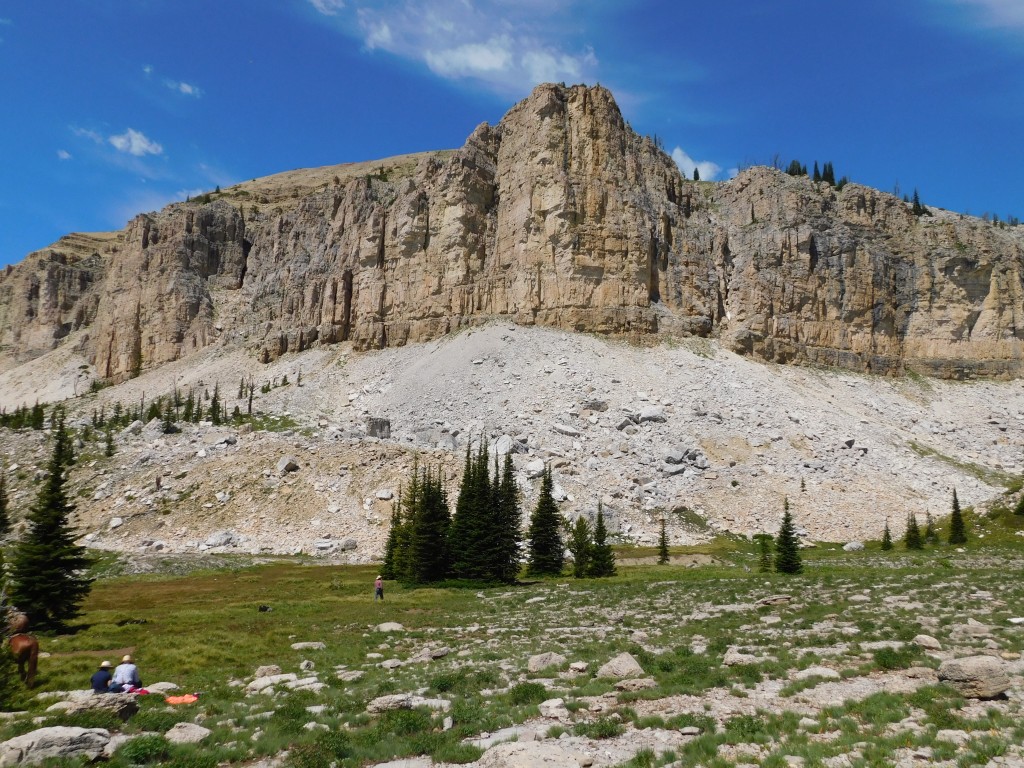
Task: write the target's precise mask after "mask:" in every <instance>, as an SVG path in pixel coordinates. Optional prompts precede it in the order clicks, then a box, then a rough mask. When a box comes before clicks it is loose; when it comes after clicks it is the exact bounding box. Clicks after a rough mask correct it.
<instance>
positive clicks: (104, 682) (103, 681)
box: [89, 661, 110, 693]
mask: <svg viewBox="0 0 1024 768" xmlns="http://www.w3.org/2000/svg"><path fill="white" fill-rule="evenodd" d="M89 684H90V685H92V692H93V693H110V662H109V661H101V662H100V668H99V669H97V670H96V671H95V672H94V673H93V675H92V677H91V678H90V679H89Z"/></svg>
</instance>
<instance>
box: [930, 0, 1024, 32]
mask: <svg viewBox="0 0 1024 768" xmlns="http://www.w3.org/2000/svg"><path fill="white" fill-rule="evenodd" d="M943 2H947V3H948V2H952V3H953V5H957V6H961V7H966V8H969V9H972V10H974V11H976V12H977V13H978V14H980V17H981V18H980V21H981V23H982V24H983V25H984V26H986V27H994V28H997V29H1006V28H1007V27H1017V28H1019V29H1021V30H1024V2H1021V0H943Z"/></svg>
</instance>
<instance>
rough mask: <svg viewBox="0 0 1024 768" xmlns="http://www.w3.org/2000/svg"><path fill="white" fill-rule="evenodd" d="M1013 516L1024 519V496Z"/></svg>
mask: <svg viewBox="0 0 1024 768" xmlns="http://www.w3.org/2000/svg"><path fill="white" fill-rule="evenodd" d="M1013 514H1015V515H1020V516H1022V517H1024V496H1021V497H1020V499H1019V500H1018V501H1017V505H1016V506H1015V507H1014V508H1013Z"/></svg>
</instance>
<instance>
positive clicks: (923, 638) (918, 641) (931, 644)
mask: <svg viewBox="0 0 1024 768" xmlns="http://www.w3.org/2000/svg"><path fill="white" fill-rule="evenodd" d="M913 643H914V645H916V646H918V647H919V648H924V649H925V650H926V651H941V650H942V644H941V643H940V642H939V641H938V640H936V639H935V638H934V637H932V636H931V635H918V636H917V637H915V638H914V640H913Z"/></svg>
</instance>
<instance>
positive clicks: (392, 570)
mask: <svg viewBox="0 0 1024 768" xmlns="http://www.w3.org/2000/svg"><path fill="white" fill-rule="evenodd" d="M401 535H402V489H401V488H399V489H398V498H397V499H396V500H395V505H394V507H392V509H391V527H390V528H388V539H387V542H386V543H385V544H384V564H383V565H382V566H381V569H380V575H381V576H382V577H383V578H385V579H387V580H388V581H394V580H396V579H398V578H399V572H398V567H397V562H396V561H397V556H398V542H399V539H400V538H401Z"/></svg>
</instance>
